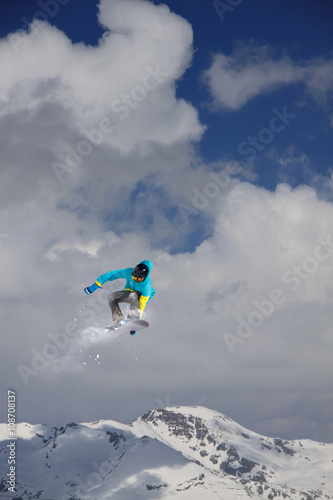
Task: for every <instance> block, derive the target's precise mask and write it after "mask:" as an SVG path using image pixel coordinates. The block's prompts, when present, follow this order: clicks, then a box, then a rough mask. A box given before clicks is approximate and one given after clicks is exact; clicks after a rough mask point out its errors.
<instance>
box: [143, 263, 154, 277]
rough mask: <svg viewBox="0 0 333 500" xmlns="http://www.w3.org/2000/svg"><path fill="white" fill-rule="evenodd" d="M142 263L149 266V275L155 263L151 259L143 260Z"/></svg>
mask: <svg viewBox="0 0 333 500" xmlns="http://www.w3.org/2000/svg"><path fill="white" fill-rule="evenodd" d="M140 264H144V265H145V266H147V267H148V269H149V272H148V275H149V273H150V271H151V268H152V267H153V263H152V262H151V261H150V260H142V261H141V262H140Z"/></svg>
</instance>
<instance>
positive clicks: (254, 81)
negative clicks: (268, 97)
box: [203, 44, 333, 111]
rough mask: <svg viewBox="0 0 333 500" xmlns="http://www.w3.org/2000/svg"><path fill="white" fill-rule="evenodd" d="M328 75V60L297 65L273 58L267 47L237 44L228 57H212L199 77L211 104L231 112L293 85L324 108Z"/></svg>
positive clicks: (331, 65)
mask: <svg viewBox="0 0 333 500" xmlns="http://www.w3.org/2000/svg"><path fill="white" fill-rule="evenodd" d="M332 75H333V61H332V60H327V61H325V60H323V59H317V60H309V61H305V62H300V63H297V62H295V61H293V60H292V59H291V58H290V57H288V56H284V57H282V58H280V59H277V58H273V57H272V55H271V50H270V48H269V47H268V46H260V45H257V46H256V45H254V44H250V45H249V46H248V45H245V44H239V45H238V46H237V48H236V49H235V50H234V51H233V53H232V54H231V55H229V56H227V55H224V54H215V55H214V56H213V62H212V64H211V66H210V68H209V69H208V70H206V71H205V72H204V74H203V77H204V81H205V82H206V84H207V86H208V88H209V91H210V94H211V96H212V97H213V99H214V101H215V103H216V104H218V105H219V106H221V107H223V108H226V109H230V110H234V111H235V110H238V109H240V108H241V107H243V106H244V105H245V104H246V103H247V102H248V101H249V100H251V99H254V98H255V97H257V96H259V95H261V94H264V93H268V92H273V91H274V90H275V89H277V88H279V87H281V86H283V85H292V84H297V83H303V84H304V86H305V88H306V90H307V92H308V93H309V94H310V95H311V96H312V97H313V98H314V99H315V100H316V102H318V103H320V104H326V101H327V98H328V96H329V94H330V93H331V92H332V90H333V76H332Z"/></svg>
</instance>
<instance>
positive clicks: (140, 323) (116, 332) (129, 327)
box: [105, 319, 149, 338]
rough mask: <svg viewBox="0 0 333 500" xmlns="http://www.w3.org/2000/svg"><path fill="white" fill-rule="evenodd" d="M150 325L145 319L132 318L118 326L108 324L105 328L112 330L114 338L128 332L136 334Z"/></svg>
mask: <svg viewBox="0 0 333 500" xmlns="http://www.w3.org/2000/svg"><path fill="white" fill-rule="evenodd" d="M148 326H149V323H148V321H144V320H143V319H132V320H131V321H127V322H126V323H125V324H123V325H121V326H119V327H116V328H112V326H106V327H105V330H106V331H108V332H110V334H111V335H112V338H119V337H122V336H123V335H128V334H130V335H135V333H136V332H138V331H139V330H142V329H144V328H148Z"/></svg>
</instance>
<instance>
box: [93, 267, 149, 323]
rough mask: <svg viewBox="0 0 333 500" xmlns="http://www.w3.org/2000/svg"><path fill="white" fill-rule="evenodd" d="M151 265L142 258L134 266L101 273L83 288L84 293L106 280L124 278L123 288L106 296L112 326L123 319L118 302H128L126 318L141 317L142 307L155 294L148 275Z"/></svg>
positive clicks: (95, 288)
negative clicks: (128, 308)
mask: <svg viewBox="0 0 333 500" xmlns="http://www.w3.org/2000/svg"><path fill="white" fill-rule="evenodd" d="M152 267H153V263H152V262H151V261H150V260H143V261H142V262H140V264H138V265H137V266H135V267H134V268H133V267H128V268H126V269H118V270H117V271H109V272H107V273H105V274H102V275H101V276H99V278H97V280H96V281H95V283H94V284H93V285H91V286H89V287H87V288H85V289H84V291H85V293H87V294H88V295H89V294H91V293H93V292H94V291H95V290H97V289H98V288H101V287H102V285H103V284H104V283H105V282H106V281H114V280H117V279H119V278H124V279H125V280H126V283H125V288H124V290H120V291H119V292H113V293H111V295H109V296H108V301H109V306H110V309H111V312H112V318H113V325H112V328H116V327H118V326H120V325H121V324H122V322H123V321H124V315H123V313H122V311H121V309H120V307H119V303H120V302H125V303H127V304H130V310H129V313H128V315H127V319H128V320H134V319H139V318H141V316H142V313H143V310H144V308H145V307H146V305H147V304H148V302H149V301H150V299H151V298H152V297H153V296H154V295H155V290H154V289H153V287H152V284H151V281H150V277H149V273H150V271H151V268H152Z"/></svg>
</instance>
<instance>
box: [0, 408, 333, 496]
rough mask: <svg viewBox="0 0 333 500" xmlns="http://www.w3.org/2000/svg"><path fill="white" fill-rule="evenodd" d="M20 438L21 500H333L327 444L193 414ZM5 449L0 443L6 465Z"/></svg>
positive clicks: (31, 430) (35, 431) (201, 411)
mask: <svg viewBox="0 0 333 500" xmlns="http://www.w3.org/2000/svg"><path fill="white" fill-rule="evenodd" d="M3 425H4V424H3ZM17 437H18V457H17V458H18V464H17V467H18V468H19V469H20V476H19V481H20V482H19V483H17V496H19V495H20V496H21V498H22V499H24V500H25V499H28V498H29V499H30V498H32V497H33V496H34V495H35V496H37V495H39V496H40V497H45V498H52V499H57V500H58V499H59V500H69V499H71V500H79V499H80V500H86V499H87V500H88V499H92V500H93V499H95V498H96V499H99V500H103V499H105V500H107V499H108V498H112V499H114V500H122V499H123V498H136V499H138V500H141V499H142V500H143V499H144V500H146V499H147V498H152V499H157V498H158V499H161V500H169V499H171V498H172V499H173V500H174V499H176V500H187V499H189V498H205V500H218V499H220V498H221V495H223V498H224V499H225V500H236V498H237V499H245V498H249V497H251V496H252V497H258V496H260V497H261V498H264V499H270V498H274V497H278V496H280V497H282V498H287V499H288V498H289V499H292V500H302V499H306V500H310V499H311V498H316V499H320V498H323V499H324V498H327V499H328V498H333V473H332V463H331V461H332V458H333V445H325V444H322V443H316V442H313V441H309V440H304V441H286V440H283V439H280V438H268V437H265V436H261V435H259V434H256V433H254V432H252V431H249V430H247V429H245V428H244V427H242V426H240V425H239V424H237V423H236V422H234V421H233V420H231V419H230V418H229V417H226V416H225V415H223V414H221V413H218V412H215V411H213V410H209V409H207V408H204V407H200V406H193V407H190V406H178V407H166V408H160V409H155V410H150V411H148V412H146V413H145V414H144V415H142V416H141V417H140V418H138V419H136V420H134V422H132V424H130V425H125V424H120V423H118V422H114V421H113V420H98V421H96V422H91V423H84V424H76V423H70V424H67V425H65V426H61V427H48V426H46V425H36V426H32V425H30V424H27V423H24V424H18V425H17ZM7 444H8V439H6V437H4V436H3V434H2V437H1V435H0V453H1V455H2V456H4V457H6V454H7V453H8V451H7V449H6V445H7ZM6 462H7V461H6ZM7 468H8V466H7V465H6V464H4V466H3V465H1V469H0V471H1V476H0V477H2V482H1V488H2V490H1V491H6V489H5V485H6V473H8V470H7Z"/></svg>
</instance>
